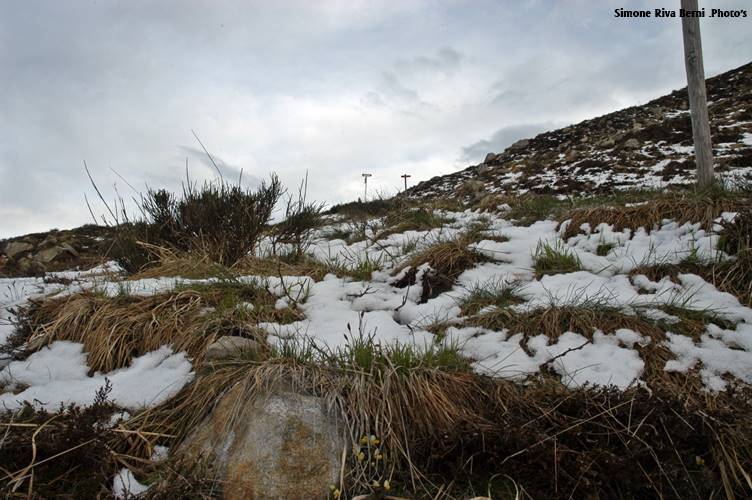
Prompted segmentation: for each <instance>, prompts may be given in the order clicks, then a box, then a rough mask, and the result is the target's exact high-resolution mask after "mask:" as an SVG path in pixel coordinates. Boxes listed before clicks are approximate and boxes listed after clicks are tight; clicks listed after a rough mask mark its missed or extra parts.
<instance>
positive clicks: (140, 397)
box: [0, 341, 193, 410]
mask: <svg viewBox="0 0 752 500" xmlns="http://www.w3.org/2000/svg"><path fill="white" fill-rule="evenodd" d="M191 369H192V368H191V363H190V361H188V359H187V358H186V356H185V354H184V353H178V354H174V353H173V352H172V350H171V349H170V348H169V347H162V348H160V349H159V350H157V351H153V352H150V353H147V354H144V355H143V356H140V357H137V358H134V359H133V361H132V362H131V365H130V366H129V367H127V368H121V369H119V370H114V371H112V372H109V373H105V374H103V373H95V374H94V375H93V376H89V375H88V372H89V367H88V366H87V364H86V353H84V351H83V344H78V343H74V342H68V341H58V342H54V343H52V344H51V345H50V346H49V347H44V348H42V349H41V350H39V351H37V352H35V353H34V354H32V355H31V356H29V358H28V359H26V360H23V361H13V362H11V363H10V364H8V366H6V367H5V368H4V369H2V370H1V371H0V386H3V387H4V390H5V391H14V390H20V392H18V393H17V394H14V393H13V392H5V394H2V395H0V408H5V409H14V408H20V407H21V406H22V405H23V401H28V402H33V403H34V404H35V406H39V407H42V408H46V409H48V410H55V409H57V408H59V407H60V405H61V404H62V405H68V404H71V403H75V404H77V405H89V404H91V403H93V402H94V398H95V395H96V392H97V390H98V389H100V388H102V387H103V386H104V385H105V384H106V380H109V381H110V383H111V384H112V392H111V393H110V399H111V400H112V401H114V402H115V403H116V404H118V405H120V406H123V407H125V408H132V409H135V408H141V407H145V406H153V405H156V404H159V403H161V402H163V401H166V400H167V399H169V398H171V397H172V396H174V395H175V394H177V392H178V391H179V390H180V389H181V388H182V387H183V386H184V385H186V384H187V383H188V382H190V381H191V380H192V379H193V373H192V371H191Z"/></svg>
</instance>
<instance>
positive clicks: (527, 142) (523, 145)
mask: <svg viewBox="0 0 752 500" xmlns="http://www.w3.org/2000/svg"><path fill="white" fill-rule="evenodd" d="M529 145H530V140H529V139H521V140H519V141H517V142H515V143H514V144H512V145H511V146H509V149H523V148H526V147H528V146H529Z"/></svg>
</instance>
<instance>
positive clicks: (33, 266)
mask: <svg viewBox="0 0 752 500" xmlns="http://www.w3.org/2000/svg"><path fill="white" fill-rule="evenodd" d="M16 268H17V269H18V275H19V276H44V273H45V272H46V271H47V269H45V267H44V265H42V264H41V263H40V262H39V261H36V260H34V259H30V258H29V257H22V258H21V259H19V260H18V262H17V264H16Z"/></svg>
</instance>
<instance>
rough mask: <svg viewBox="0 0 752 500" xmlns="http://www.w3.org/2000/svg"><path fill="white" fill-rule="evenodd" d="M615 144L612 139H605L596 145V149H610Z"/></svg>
mask: <svg viewBox="0 0 752 500" xmlns="http://www.w3.org/2000/svg"><path fill="white" fill-rule="evenodd" d="M615 144H616V141H614V139H613V138H612V137H606V138H605V139H603V140H602V141H600V142H599V143H598V147H601V148H612V147H614V145H615Z"/></svg>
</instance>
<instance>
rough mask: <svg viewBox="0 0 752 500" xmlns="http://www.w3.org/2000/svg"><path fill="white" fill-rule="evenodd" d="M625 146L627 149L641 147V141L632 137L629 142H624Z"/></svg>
mask: <svg viewBox="0 0 752 500" xmlns="http://www.w3.org/2000/svg"><path fill="white" fill-rule="evenodd" d="M624 147H625V148H627V149H639V147H640V141H638V140H637V139H635V138H634V137H632V138H631V139H628V140H627V142H625V143H624Z"/></svg>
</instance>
